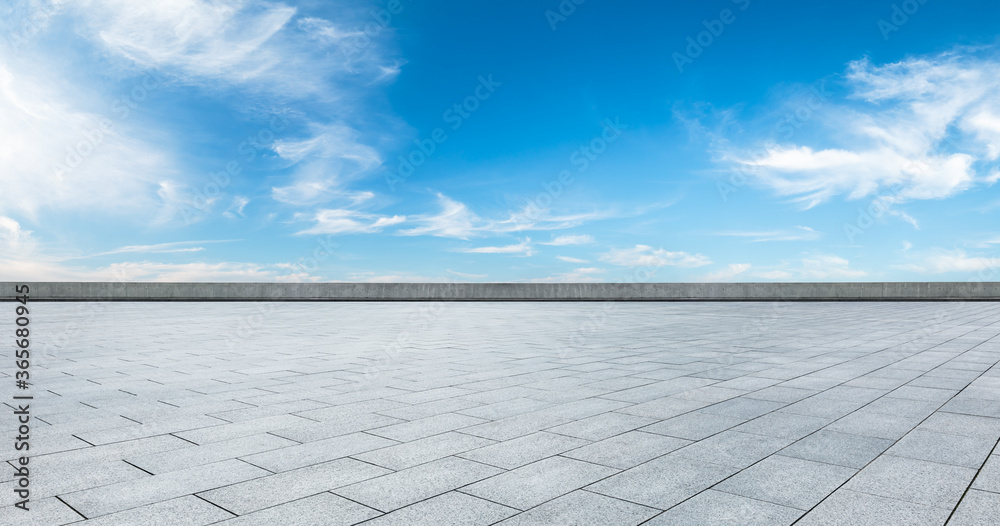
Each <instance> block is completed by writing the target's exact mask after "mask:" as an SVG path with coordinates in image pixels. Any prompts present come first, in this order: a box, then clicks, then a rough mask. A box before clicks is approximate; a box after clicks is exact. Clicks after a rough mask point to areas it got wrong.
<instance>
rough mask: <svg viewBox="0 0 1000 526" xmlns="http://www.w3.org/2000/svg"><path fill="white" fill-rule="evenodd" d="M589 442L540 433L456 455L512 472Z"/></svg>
mask: <svg viewBox="0 0 1000 526" xmlns="http://www.w3.org/2000/svg"><path fill="white" fill-rule="evenodd" d="M589 443H590V442H589V441H587V440H583V439H579V438H573V437H568V436H564V435H557V434H555V433H547V432H545V431H540V432H538V433H532V434H530V435H525V436H523V437H518V438H515V439H512V440H507V441H505V442H499V443H496V444H492V445H487V446H485V447H481V448H479V449H474V450H472V451H467V452H465V453H462V454H461V455H459V456H460V457H462V458H466V459H469V460H475V461H476V462H481V463H483V464H489V465H491V466H496V467H499V468H503V469H514V468H518V467H521V466H523V465H525V464H530V463H532V462H535V461H538V460H541V459H543V458H548V457H551V456H553V455H558V454H559V453H563V452H566V451H569V450H571V449H576V448H578V447H581V446H585V445H587V444H589Z"/></svg>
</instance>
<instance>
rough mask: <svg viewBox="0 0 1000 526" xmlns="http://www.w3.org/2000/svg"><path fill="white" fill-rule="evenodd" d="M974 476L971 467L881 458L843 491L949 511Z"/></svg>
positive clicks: (900, 458) (851, 481) (884, 456)
mask: <svg viewBox="0 0 1000 526" xmlns="http://www.w3.org/2000/svg"><path fill="white" fill-rule="evenodd" d="M975 474H976V470H974V469H970V468H963V467H959V466H950V465H947V464H938V463H935V462H928V461H926V460H915V459H910V458H902V457H894V456H890V455H883V456H880V457H879V458H877V459H875V460H874V461H872V463H871V464H870V465H868V466H867V467H865V468H864V469H862V470H861V471H860V472H859V473H858V474H857V475H855V476H854V478H852V479H851V480H850V481H848V483H847V484H846V485H844V488H845V489H849V490H852V491H860V492H863V493H869V494H872V495H879V496H882V497H889V498H892V499H898V500H905V501H908V502H913V503H916V504H926V505H930V506H936V507H940V508H946V509H949V510H950V509H952V508H953V507H954V506H955V504H957V503H958V499H959V497H961V496H962V493H963V492H964V491H965V488H967V487H968V485H969V483H970V482H972V477H973V476H975Z"/></svg>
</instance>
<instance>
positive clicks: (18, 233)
mask: <svg viewBox="0 0 1000 526" xmlns="http://www.w3.org/2000/svg"><path fill="white" fill-rule="evenodd" d="M30 236H31V232H30V231H27V230H22V229H21V224H20V223H18V222H17V221H14V220H13V219H11V218H9V217H6V216H0V248H2V249H3V252H7V251H10V252H16V251H19V250H22V249H24V248H25V245H26V244H28V240H29V237H30Z"/></svg>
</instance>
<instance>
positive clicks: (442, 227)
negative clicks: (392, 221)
mask: <svg viewBox="0 0 1000 526" xmlns="http://www.w3.org/2000/svg"><path fill="white" fill-rule="evenodd" d="M438 202H439V203H440V204H441V212H439V213H437V214H433V215H426V216H421V217H417V218H414V220H415V221H416V222H418V223H421V225H422V226H419V227H416V228H411V229H407V230H401V231H400V232H399V233H400V234H402V235H405V236H421V235H431V236H440V237H457V238H459V239H468V238H470V237H472V236H474V235H476V234H477V233H478V232H477V230H478V228H477V225H478V224H480V223H481V222H482V220H481V219H480V218H479V216H477V215H476V214H475V213H473V212H472V211H471V210H469V208H468V207H467V206H465V205H464V204H462V203H459V202H458V201H455V200H453V199H450V198H448V197H446V196H444V195H443V194H438Z"/></svg>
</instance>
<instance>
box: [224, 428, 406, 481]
mask: <svg viewBox="0 0 1000 526" xmlns="http://www.w3.org/2000/svg"><path fill="white" fill-rule="evenodd" d="M396 444H398V442H396V441H394V440H389V439H386V438H382V437H378V436H375V435H369V434H367V433H352V434H350V435H342V436H338V437H333V438H327V439H325V440H317V441H315V442H306V443H305V444H294V443H293V445H290V446H288V447H283V448H281V449H271V450H269V451H265V452H263V453H256V454H250V455H241V456H240V458H241V459H242V460H245V461H247V462H249V463H251V464H253V465H255V466H259V467H262V468H264V469H266V470H268V471H271V472H274V473H279V472H282V471H289V470H293V469H298V468H304V467H306V466H312V465H315V464H322V463H324V462H329V461H331V460H337V459H339V458H344V457H349V456H352V455H356V454H358V453H364V452H366V451H371V450H373V449H379V448H384V447H389V446H393V445H396Z"/></svg>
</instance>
